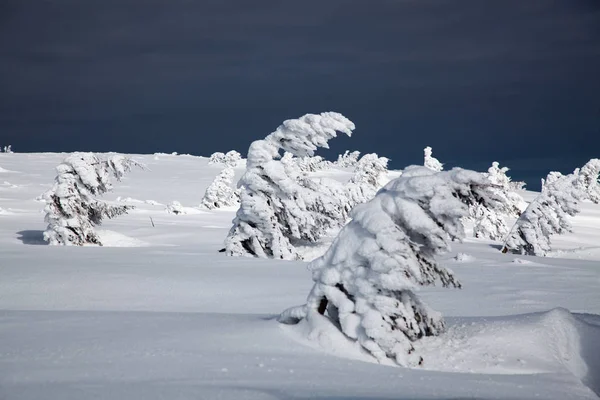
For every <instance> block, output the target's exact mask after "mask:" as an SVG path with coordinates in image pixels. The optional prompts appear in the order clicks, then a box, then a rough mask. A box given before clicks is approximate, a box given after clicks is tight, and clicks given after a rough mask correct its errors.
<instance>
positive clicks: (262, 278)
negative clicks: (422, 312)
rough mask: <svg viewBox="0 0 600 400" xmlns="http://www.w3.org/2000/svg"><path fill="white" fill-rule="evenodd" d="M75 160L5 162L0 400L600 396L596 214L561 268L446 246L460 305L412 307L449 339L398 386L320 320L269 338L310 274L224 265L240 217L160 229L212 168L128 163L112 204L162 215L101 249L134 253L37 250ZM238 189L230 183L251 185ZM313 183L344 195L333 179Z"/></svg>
mask: <svg viewBox="0 0 600 400" xmlns="http://www.w3.org/2000/svg"><path fill="white" fill-rule="evenodd" d="M65 156H66V155H65V154H25V153H15V154H8V155H5V154H0V165H2V167H3V168H5V169H8V170H11V171H18V172H19V173H18V174H11V175H10V181H11V185H15V186H17V187H16V188H11V187H8V186H2V185H0V207H1V208H2V209H3V210H5V211H7V210H8V211H10V214H6V213H0V277H1V279H0V398H2V399H32V400H39V399H60V400H65V399H77V400H80V399H122V398H126V399H134V400H135V399H144V400H147V399H165V398H166V399H224V400H233V399H235V400H239V399H241V400H250V399H308V398H312V399H334V400H341V399H353V400H359V399H364V400H366V399H386V400H387V399H415V398H418V399H456V398H476V399H500V398H501V399H561V400H562V399H597V398H598V394H600V317H599V315H600V290H598V288H599V287H600V264H599V263H598V261H599V260H600V245H598V243H600V206H598V205H594V204H592V203H584V204H582V210H581V213H580V214H578V215H577V216H576V217H575V218H573V219H572V226H573V233H569V234H566V235H561V236H555V237H552V247H553V249H555V250H556V251H555V252H554V253H553V254H552V255H553V257H544V258H539V257H531V256H521V255H519V256H515V255H510V254H501V253H500V251H499V247H500V245H501V244H500V243H498V242H492V241H490V240H483V239H475V238H469V239H467V240H466V241H465V242H464V243H453V244H452V252H450V253H448V254H446V255H444V256H443V257H442V258H441V260H440V262H441V263H442V264H443V265H444V266H446V267H448V268H451V269H452V270H453V272H454V274H455V275H456V276H457V277H458V278H459V279H460V281H461V283H462V285H463V288H462V289H461V290H448V289H444V288H442V287H427V288H423V289H422V290H420V291H419V292H418V295H419V296H420V297H422V298H423V299H424V301H425V302H426V303H427V304H429V305H431V306H432V307H433V308H435V309H436V310H438V311H440V312H441V313H442V314H443V315H444V317H445V319H446V323H447V325H448V327H449V328H448V331H447V332H446V333H444V334H443V335H442V336H439V337H432V338H426V339H425V340H423V341H421V342H418V343H417V344H415V346H417V347H418V350H419V352H420V353H422V354H424V359H425V360H426V363H425V364H424V365H423V366H422V367H421V368H416V369H405V368H399V367H394V366H391V365H380V364H377V363H375V362H374V359H373V358H372V357H371V356H370V355H368V354H367V353H366V352H365V351H364V350H362V349H361V348H360V346H358V345H357V344H356V343H354V342H352V341H349V340H348V339H347V338H346V337H345V336H343V335H342V334H341V333H340V332H339V330H337V328H336V329H333V328H334V327H332V326H330V325H329V326H328V325H327V323H328V320H324V318H322V319H319V318H313V319H311V320H309V321H303V323H301V324H299V325H295V326H285V325H281V324H279V323H277V322H276V321H275V320H274V317H275V316H276V315H277V314H279V313H280V312H281V311H282V310H283V309H285V308H286V307H288V306H289V305H291V304H302V303H303V302H305V300H306V294H307V292H308V290H309V289H310V287H311V286H312V283H313V282H312V279H311V274H310V272H309V271H307V270H306V263H304V262H299V261H277V260H264V259H252V258H245V257H241V258H236V257H227V256H225V255H224V254H223V253H219V252H218V250H220V249H221V248H223V240H224V239H225V237H226V235H227V232H228V231H229V229H230V227H231V220H232V219H233V217H234V215H235V210H234V209H226V210H218V211H207V212H205V213H202V214H185V215H173V214H168V213H166V212H165V211H164V206H162V205H163V204H170V203H171V202H172V201H173V200H174V199H177V200H178V201H180V202H181V204H190V205H192V204H198V203H199V201H200V200H201V198H202V196H203V194H204V192H205V190H206V188H207V186H208V185H209V184H210V183H211V182H212V180H213V179H214V178H215V176H216V175H217V174H218V173H219V171H220V170H219V168H213V167H210V166H208V165H207V163H208V159H207V158H202V157H193V156H185V157H184V156H173V155H168V156H160V157H157V158H158V159H155V156H154V155H147V156H139V155H134V156H132V157H133V158H134V159H135V160H137V161H140V162H142V163H143V164H146V165H147V166H148V169H149V170H148V171H133V172H132V173H131V174H129V175H127V176H126V177H125V178H124V179H123V181H122V182H121V183H120V184H118V185H115V189H114V191H113V192H110V193H107V194H106V195H105V196H103V199H105V200H107V201H115V200H116V199H117V198H118V197H119V196H120V197H121V198H122V199H126V198H131V199H153V201H155V202H156V203H157V204H160V205H161V206H157V205H153V204H148V203H137V202H136V204H135V205H136V207H137V210H136V212H132V213H131V214H128V215H123V216H120V217H119V218H117V219H114V220H108V221H105V222H104V223H103V225H102V226H101V227H100V230H99V231H100V233H101V234H104V235H105V236H107V237H109V238H110V240H109V241H110V242H112V241H114V242H115V243H121V244H127V246H129V247H108V246H107V245H105V247H97V246H86V247H62V246H47V245H45V243H44V242H43V240H42V232H43V230H44V229H45V227H46V224H45V223H44V220H43V217H44V215H43V213H42V212H41V211H42V208H43V204H41V203H40V202H38V201H35V199H36V197H38V196H39V195H40V193H42V192H44V191H45V190H47V189H49V188H51V187H52V184H53V180H54V177H55V170H54V168H55V167H56V166H57V165H58V164H59V163H60V162H61V161H62V160H63V159H64V158H65ZM235 171H236V177H235V178H234V179H236V180H237V179H239V177H240V176H241V174H242V173H243V169H242V168H241V167H237V168H236V170H235ZM320 173H326V174H327V176H328V177H332V178H336V177H337V176H343V177H345V178H346V179H347V177H348V174H347V173H344V172H342V171H339V170H337V169H335V167H334V168H332V169H331V171H329V170H328V171H321V172H320ZM392 174H397V173H395V172H390V175H392ZM533 196H534V194H532V193H526V194H525V195H524V197H525V199H526V200H528V201H529V200H531V199H532V198H533ZM150 218H152V220H153V222H154V225H155V226H154V227H153V226H152V223H151V220H150ZM104 240H105V241H106V239H104ZM140 245H143V247H133V246H140ZM459 253H464V254H467V255H469V256H471V257H473V260H469V262H466V260H464V259H461V257H458V258H456V259H455V257H457V255H458V254H459ZM519 260H520V261H519ZM318 317H321V316H320V315H318ZM329 324H330V323H329ZM315 335H316V336H315ZM309 337H312V338H314V337H317V338H319V340H318V341H309V340H308V338H309ZM315 343H316V344H315Z"/></svg>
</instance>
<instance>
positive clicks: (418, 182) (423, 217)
mask: <svg viewBox="0 0 600 400" xmlns="http://www.w3.org/2000/svg"><path fill="white" fill-rule="evenodd" d="M490 185H491V184H490V182H489V180H488V179H487V178H486V177H485V176H484V175H483V174H481V173H477V172H474V171H469V170H463V169H460V168H454V169H452V170H450V171H445V172H437V173H436V172H435V171H432V170H430V169H428V168H425V167H422V166H412V167H409V168H407V169H406V170H405V171H404V173H403V174H402V176H400V177H399V178H397V179H394V180H393V181H391V182H389V183H388V184H387V185H386V186H384V188H382V189H381V190H380V191H379V192H378V193H377V195H376V196H375V197H374V198H373V199H372V200H370V201H369V202H367V203H364V204H360V205H358V206H356V207H355V208H354V209H353V210H352V212H351V216H352V221H351V222H350V223H348V225H346V226H345V227H344V228H343V229H342V230H341V231H340V233H339V235H338V236H337V238H336V239H335V240H334V242H333V244H332V245H331V247H330V248H329V250H328V251H327V252H326V253H325V254H324V255H323V256H322V257H320V258H318V259H316V260H314V261H313V262H312V263H311V264H310V266H309V268H310V269H311V270H312V271H313V280H314V282H315V284H314V286H313V288H312V290H311V292H310V294H309V295H308V299H307V303H306V305H304V306H300V307H294V308H290V309H288V310H286V311H284V312H283V313H282V314H281V315H280V317H279V321H280V322H283V323H288V324H293V323H298V322H299V321H301V320H302V319H304V318H306V319H307V321H308V322H309V323H310V321H312V320H314V319H319V318H328V319H329V320H330V321H331V322H332V323H333V325H334V326H337V327H338V328H339V329H340V330H341V331H342V332H343V333H344V334H345V335H346V336H347V337H348V338H351V339H354V340H357V341H358V342H359V343H360V344H361V345H362V346H363V347H364V348H365V349H366V350H367V351H369V352H370V353H371V354H372V355H373V356H374V357H375V358H376V359H378V360H384V359H386V358H390V359H392V360H395V361H396V362H397V363H398V364H400V365H403V366H414V365H418V364H420V363H422V361H423V360H422V358H421V357H420V356H419V355H418V354H416V352H415V349H414V347H413V342H414V341H415V340H417V339H419V338H421V337H423V336H430V335H437V334H439V333H440V332H442V331H443V330H444V321H443V319H442V317H441V315H440V314H439V313H438V312H436V311H433V310H432V309H430V308H429V307H428V306H427V305H425V304H424V303H423V302H422V301H421V300H420V299H419V298H418V297H417V295H416V294H415V290H416V289H417V287H419V286H423V285H431V284H433V283H435V282H436V281H439V282H441V284H442V285H443V286H446V287H447V286H452V287H460V283H459V282H458V281H457V280H456V278H455V277H454V275H453V274H452V272H451V271H450V270H448V269H446V268H445V267H444V266H442V265H440V264H438V263H437V261H436V257H437V256H438V255H440V254H442V253H445V252H447V251H449V250H450V241H451V240H455V239H462V238H463V237H464V227H463V225H462V217H464V216H466V215H467V214H468V210H469V206H470V205H472V204H474V203H481V204H484V205H486V206H487V207H488V208H494V207H498V206H500V204H499V199H497V198H495V195H494V193H493V192H491V191H490V190H489V188H490Z"/></svg>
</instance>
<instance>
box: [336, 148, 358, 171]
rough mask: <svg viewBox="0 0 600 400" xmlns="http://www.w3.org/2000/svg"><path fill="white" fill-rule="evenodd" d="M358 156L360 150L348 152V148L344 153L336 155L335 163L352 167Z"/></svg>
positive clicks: (344, 166) (342, 166) (343, 166)
mask: <svg viewBox="0 0 600 400" xmlns="http://www.w3.org/2000/svg"><path fill="white" fill-rule="evenodd" d="M358 157H360V151H353V152H350V150H346V151H345V152H344V154H340V155H338V159H337V161H336V162H335V165H337V166H338V167H340V168H354V167H356V163H357V162H358Z"/></svg>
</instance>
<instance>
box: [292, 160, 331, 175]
mask: <svg viewBox="0 0 600 400" xmlns="http://www.w3.org/2000/svg"><path fill="white" fill-rule="evenodd" d="M296 164H297V165H298V168H299V169H300V171H302V172H317V171H323V170H326V169H329V168H331V165H332V163H331V162H330V161H327V160H325V159H324V158H323V157H321V156H313V157H298V158H296Z"/></svg>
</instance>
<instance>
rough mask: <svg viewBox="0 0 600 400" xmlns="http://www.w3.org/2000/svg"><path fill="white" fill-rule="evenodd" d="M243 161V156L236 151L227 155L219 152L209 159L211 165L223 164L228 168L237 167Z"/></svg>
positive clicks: (231, 151)
mask: <svg viewBox="0 0 600 400" xmlns="http://www.w3.org/2000/svg"><path fill="white" fill-rule="evenodd" d="M240 161H242V155H241V154H240V153H238V152H237V151H235V150H230V151H228V152H227V153H221V152H220V151H217V152H215V153H213V154H211V156H210V158H209V159H208V163H209V164H223V165H225V166H228V167H236V166H237V164H238V163H239V162H240Z"/></svg>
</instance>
